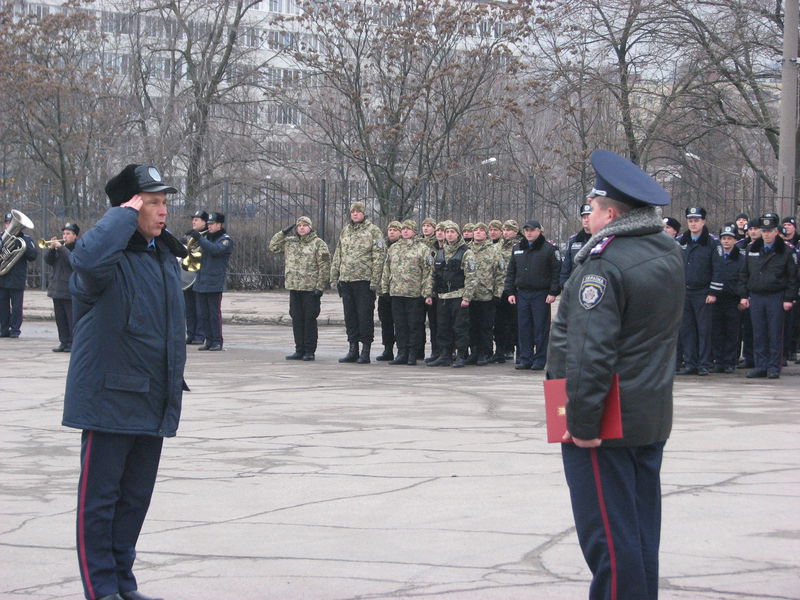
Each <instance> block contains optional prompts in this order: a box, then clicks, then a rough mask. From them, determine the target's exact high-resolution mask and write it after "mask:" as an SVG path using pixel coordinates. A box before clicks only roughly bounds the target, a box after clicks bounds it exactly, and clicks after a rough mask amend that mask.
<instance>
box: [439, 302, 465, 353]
mask: <svg viewBox="0 0 800 600" xmlns="http://www.w3.org/2000/svg"><path fill="white" fill-rule="evenodd" d="M461 300H462V299H461V298H448V299H447V300H442V299H441V298H439V299H438V300H437V301H436V339H437V344H438V346H439V353H440V354H443V355H444V356H449V355H452V354H453V349H454V348H455V349H456V350H459V351H461V352H463V353H465V354H466V352H467V348H469V307H462V306H461Z"/></svg>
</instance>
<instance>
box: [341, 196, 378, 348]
mask: <svg viewBox="0 0 800 600" xmlns="http://www.w3.org/2000/svg"><path fill="white" fill-rule="evenodd" d="M365 211H366V207H365V206H364V203H363V202H353V204H352V205H351V206H350V222H349V223H348V224H347V225H346V226H345V228H344V229H342V232H341V234H339V240H338V241H337V242H336V251H335V252H334V253H333V262H332V263H331V285H333V286H334V287H335V288H336V289H337V290H338V291H339V296H341V298H342V306H343V307H344V324H345V329H346V330H347V342H348V344H349V346H350V347H349V349H348V351H347V354H346V355H345V356H343V357H342V358H340V359H339V362H342V363H351V362H354V363H359V364H367V363H369V362H370V358H369V353H370V347H371V346H372V341H373V340H374V339H375V293H376V292H377V290H378V286H380V284H381V271H382V270H383V262H384V260H385V258H386V244H385V243H384V241H383V234H382V233H381V230H380V229H378V228H377V227H376V226H375V225H373V224H372V223H370V221H369V220H368V219H367V217H366V213H365ZM359 343H360V344H361V352H360V353H359V350H358V344H359Z"/></svg>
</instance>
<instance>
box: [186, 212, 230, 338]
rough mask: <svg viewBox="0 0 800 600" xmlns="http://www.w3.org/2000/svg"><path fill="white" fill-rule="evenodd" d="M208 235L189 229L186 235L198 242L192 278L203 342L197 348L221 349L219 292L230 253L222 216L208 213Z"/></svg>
mask: <svg viewBox="0 0 800 600" xmlns="http://www.w3.org/2000/svg"><path fill="white" fill-rule="evenodd" d="M207 223H208V234H207V235H205V236H202V235H200V232H199V231H192V232H191V233H190V234H189V235H190V236H191V237H192V238H193V239H195V240H196V241H197V242H198V243H199V244H200V249H201V251H202V253H203V259H202V261H201V263H200V270H199V271H198V272H197V279H195V281H194V285H193V286H192V287H193V288H194V293H195V298H196V299H197V321H198V324H199V325H198V326H199V327H200V329H201V330H202V331H203V333H204V334H205V336H206V341H205V344H203V345H202V346H200V347H199V348H198V350H222V292H223V291H225V277H226V275H227V274H228V261H229V260H230V258H231V252H233V240H232V239H231V236H229V235H228V234H227V232H226V231H225V227H224V224H225V215H224V214H222V213H221V212H212V213H211V214H209V215H208V221H207Z"/></svg>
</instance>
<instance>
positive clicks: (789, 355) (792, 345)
mask: <svg viewBox="0 0 800 600" xmlns="http://www.w3.org/2000/svg"><path fill="white" fill-rule="evenodd" d="M781 226H782V227H783V230H782V232H781V237H782V238H783V239H784V240H785V241H786V242H787V243H788V244H790V245H791V246H792V248H793V251H794V253H795V254H799V253H800V234H799V233H797V220H796V219H795V218H794V217H783V219H781ZM799 311H800V304H798V303H797V302H795V303H794V306H793V307H792V310H790V311H789V312H787V313H786V315H785V317H786V318H785V319H784V327H783V354H784V358H785V359H787V360H795V359H796V358H797V340H798V336H800V331H798V326H800V313H799Z"/></svg>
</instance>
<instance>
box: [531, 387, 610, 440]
mask: <svg viewBox="0 0 800 600" xmlns="http://www.w3.org/2000/svg"><path fill="white" fill-rule="evenodd" d="M544 406H545V416H546V418H547V441H548V442H549V443H551V444H554V443H556V442H560V441H561V440H562V438H563V437H564V432H566V431H567V408H566V407H567V380H566V379H546V380H545V381H544ZM621 437H622V409H621V408H620V404H619V375H618V374H616V373H615V374H614V378H613V380H612V381H611V389H610V390H609V391H608V396H606V409H605V412H604V413H603V420H602V421H601V422H600V439H603V440H613V439H618V438H621Z"/></svg>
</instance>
